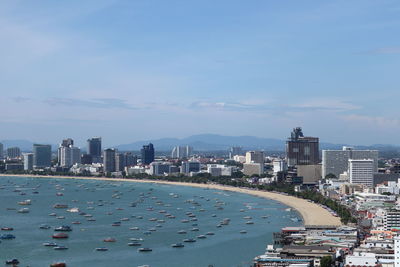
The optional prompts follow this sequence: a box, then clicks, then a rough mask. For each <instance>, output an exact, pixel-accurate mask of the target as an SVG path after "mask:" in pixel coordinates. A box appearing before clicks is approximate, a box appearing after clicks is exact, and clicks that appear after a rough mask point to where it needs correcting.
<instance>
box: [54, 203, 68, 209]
mask: <svg viewBox="0 0 400 267" xmlns="http://www.w3.org/2000/svg"><path fill="white" fill-rule="evenodd" d="M53 208H55V209H68V205H67V204H60V203H56V204H54V206H53Z"/></svg>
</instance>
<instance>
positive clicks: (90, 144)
mask: <svg viewBox="0 0 400 267" xmlns="http://www.w3.org/2000/svg"><path fill="white" fill-rule="evenodd" d="M87 153H88V154H89V155H91V156H92V162H93V163H100V162H101V153H102V149H101V137H93V138H90V139H88V140H87Z"/></svg>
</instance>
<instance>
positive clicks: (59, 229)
mask: <svg viewBox="0 0 400 267" xmlns="http://www.w3.org/2000/svg"><path fill="white" fill-rule="evenodd" d="M54 231H57V232H71V231H72V228H71V226H69V225H62V226H59V227H56V228H54Z"/></svg>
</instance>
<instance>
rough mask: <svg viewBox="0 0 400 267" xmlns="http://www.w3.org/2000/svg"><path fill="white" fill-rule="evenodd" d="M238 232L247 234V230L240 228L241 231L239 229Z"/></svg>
mask: <svg viewBox="0 0 400 267" xmlns="http://www.w3.org/2000/svg"><path fill="white" fill-rule="evenodd" d="M239 233H241V234H247V231H246V230H242V231H240V232H239Z"/></svg>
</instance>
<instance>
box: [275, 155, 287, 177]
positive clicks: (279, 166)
mask: <svg viewBox="0 0 400 267" xmlns="http://www.w3.org/2000/svg"><path fill="white" fill-rule="evenodd" d="M272 165H273V171H274V174H277V173H278V172H284V171H287V164H286V161H284V160H283V159H276V160H274V161H273V162H272Z"/></svg>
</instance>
